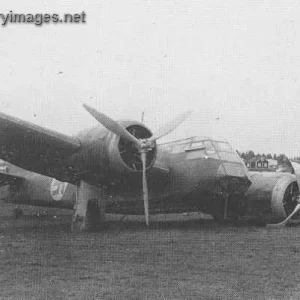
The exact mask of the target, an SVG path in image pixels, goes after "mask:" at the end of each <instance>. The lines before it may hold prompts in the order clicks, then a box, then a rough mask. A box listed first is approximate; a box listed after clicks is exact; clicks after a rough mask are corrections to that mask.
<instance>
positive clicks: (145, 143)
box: [83, 104, 192, 226]
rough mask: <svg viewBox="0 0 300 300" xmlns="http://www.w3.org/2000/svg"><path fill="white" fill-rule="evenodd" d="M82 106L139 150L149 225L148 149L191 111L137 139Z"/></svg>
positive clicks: (89, 108) (103, 116)
mask: <svg viewBox="0 0 300 300" xmlns="http://www.w3.org/2000/svg"><path fill="white" fill-rule="evenodd" d="M83 107H84V108H85V109H86V110H87V112H88V113H90V114H91V115H92V116H93V117H94V118H95V119H96V120H97V121H98V122H99V123H100V124H102V125H103V126H104V127H105V128H107V129H108V130H110V131H111V132H113V133H114V134H116V135H118V136H120V137H122V138H124V139H126V140H128V141H131V142H132V143H133V144H134V145H135V146H136V147H137V148H138V150H139V153H140V155H141V161H142V169H143V200H144V210H145V220H146V225H147V226H148V225H149V201H148V186H147V177H146V169H147V165H146V160H147V152H148V151H150V150H151V149H152V148H153V147H154V145H155V144H154V142H155V141H156V140H158V139H160V138H162V137H163V136H165V135H167V134H169V133H170V132H172V131H173V130H174V129H176V128H177V127H178V126H179V125H180V124H181V123H182V122H183V121H184V120H186V118H187V117H188V116H189V115H190V114H191V113H192V111H187V112H184V113H181V114H179V115H178V116H177V117H175V118H174V119H173V120H171V121H170V122H168V123H167V124H165V125H163V126H161V127H159V129H158V131H157V132H156V134H154V135H153V136H152V137H151V138H149V139H140V140H139V139H137V138H136V137H135V136H133V135H132V134H130V133H129V132H128V131H127V130H126V129H125V128H124V127H123V126H121V125H120V124H119V123H118V122H116V121H115V120H113V119H111V118H110V117H108V116H106V115H105V114H102V113H100V112H98V111H97V110H95V109H94V108H92V107H90V106H89V105H87V104H83Z"/></svg>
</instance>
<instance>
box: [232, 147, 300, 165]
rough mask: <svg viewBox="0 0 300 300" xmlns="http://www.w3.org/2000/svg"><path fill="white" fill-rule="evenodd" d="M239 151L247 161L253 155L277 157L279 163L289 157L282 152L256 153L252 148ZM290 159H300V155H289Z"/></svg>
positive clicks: (269, 157)
mask: <svg viewBox="0 0 300 300" xmlns="http://www.w3.org/2000/svg"><path fill="white" fill-rule="evenodd" d="M237 153H238V154H239V156H240V157H241V158H243V159H244V160H246V161H248V160H250V159H251V158H253V157H265V158H266V159H275V160H277V161H278V163H281V162H283V161H284V160H285V159H286V158H287V156H286V155H285V154H283V153H281V154H276V153H274V154H271V153H267V154H266V153H255V152H254V151H252V150H248V151H246V152H240V151H237ZM289 159H291V160H294V161H300V156H292V157H289Z"/></svg>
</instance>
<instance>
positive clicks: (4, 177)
mask: <svg viewBox="0 0 300 300" xmlns="http://www.w3.org/2000/svg"><path fill="white" fill-rule="evenodd" d="M23 180H24V177H22V176H18V175H12V174H8V173H6V171H5V170H4V169H3V167H0V187H2V186H5V185H14V184H19V183H20V181H23Z"/></svg>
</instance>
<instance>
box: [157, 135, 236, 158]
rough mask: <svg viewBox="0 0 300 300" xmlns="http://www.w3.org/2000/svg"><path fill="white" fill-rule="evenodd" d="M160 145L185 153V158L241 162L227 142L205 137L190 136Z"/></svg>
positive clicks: (173, 151) (174, 151)
mask: <svg viewBox="0 0 300 300" xmlns="http://www.w3.org/2000/svg"><path fill="white" fill-rule="evenodd" d="M160 146H162V147H163V148H165V149H166V150H168V151H170V152H171V153H173V154H176V153H178V154H180V153H186V155H187V159H195V158H214V159H220V160H223V161H230V162H239V163H240V162H241V159H240V157H239V156H238V154H237V153H236V151H234V150H233V149H232V147H231V145H230V144H229V143H228V142H226V141H220V140H213V139H211V138H207V137H192V138H188V139H184V140H177V141H172V142H169V143H165V144H162V145H160Z"/></svg>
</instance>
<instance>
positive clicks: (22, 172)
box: [0, 105, 299, 229]
mask: <svg viewBox="0 0 300 300" xmlns="http://www.w3.org/2000/svg"><path fill="white" fill-rule="evenodd" d="M84 108H85V109H86V110H87V111H88V112H89V113H90V114H91V115H92V116H93V117H94V118H95V119H96V120H97V121H98V122H99V123H100V124H102V125H103V126H104V128H103V127H102V126H101V125H99V126H96V127H94V128H91V129H88V130H85V131H83V132H81V133H79V134H78V135H77V137H70V136H66V135H63V134H60V133H57V132H54V131H52V130H49V129H45V128H42V127H40V126H37V125H34V124H31V123H28V122H25V121H22V120H19V119H17V118H14V117H11V116H8V115H5V114H2V113H1V114H0V158H1V159H3V160H5V161H8V162H10V163H12V164H14V165H16V166H18V167H19V168H17V167H15V166H8V169H7V172H2V174H1V175H0V178H1V180H0V181H1V185H2V186H3V185H6V186H7V185H8V191H7V197H8V198H10V201H11V202H14V203H21V204H32V205H46V206H56V207H61V208H70V209H72V208H73V207H74V204H75V212H74V218H73V223H72V225H73V226H72V227H73V229H75V228H80V229H88V228H93V227H96V226H97V225H99V224H101V222H102V221H103V219H104V213H105V212H107V213H122V214H143V213H144V214H145V219H146V224H147V225H148V223H149V212H150V213H170V212H187V211H202V212H205V213H209V214H211V215H213V216H214V218H215V219H217V220H219V221H223V220H227V219H237V218H239V217H240V216H243V215H246V214H252V215H261V216H264V217H266V218H269V219H270V220H271V219H278V220H281V219H284V218H286V217H288V216H289V215H290V214H291V213H292V211H293V210H294V209H295V208H297V207H298V206H297V204H298V202H297V201H298V200H297V199H298V196H299V188H298V183H297V178H296V176H295V175H293V174H286V173H272V174H271V173H269V174H265V173H260V174H253V173H249V172H248V170H247V168H246V167H245V165H244V163H243V161H242V160H241V159H240V157H239V156H238V154H237V153H236V151H234V150H233V149H232V147H231V146H230V145H229V143H227V142H224V141H218V140H212V139H209V138H200V137H192V138H187V139H182V140H178V141H173V142H168V143H164V144H159V145H158V144H157V143H156V141H157V140H158V139H159V138H160V137H162V136H164V135H166V134H168V133H169V132H171V131H172V130H174V129H175V128H176V127H177V126H178V125H179V124H181V123H182V122H183V121H184V120H185V119H186V118H187V116H188V115H189V113H183V114H181V115H179V116H178V117H177V118H175V119H174V120H173V121H171V122H169V123H167V124H166V125H165V126H163V127H161V128H160V129H159V130H158V132H157V133H156V134H154V135H152V133H151V131H150V130H149V129H148V128H147V127H146V126H145V125H144V124H142V123H139V122H136V121H120V122H116V121H114V120H112V119H111V118H109V117H107V116H105V115H104V114H102V113H100V112H98V111H96V110H95V109H93V108H91V107H89V106H87V105H84ZM20 168H22V169H20ZM33 172H34V173H33ZM52 177H53V178H55V179H53V178H52ZM58 180H59V181H60V182H59V181H58ZM67 183H69V184H67ZM148 187H149V191H148ZM249 187H250V188H249ZM142 199H143V200H144V201H141V200H142Z"/></svg>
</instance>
